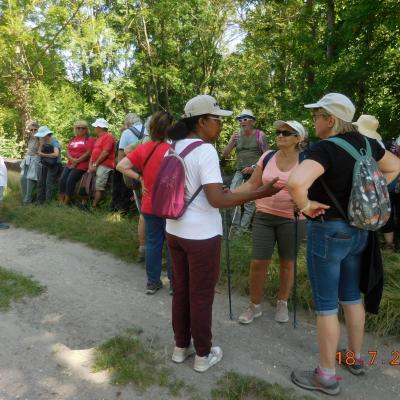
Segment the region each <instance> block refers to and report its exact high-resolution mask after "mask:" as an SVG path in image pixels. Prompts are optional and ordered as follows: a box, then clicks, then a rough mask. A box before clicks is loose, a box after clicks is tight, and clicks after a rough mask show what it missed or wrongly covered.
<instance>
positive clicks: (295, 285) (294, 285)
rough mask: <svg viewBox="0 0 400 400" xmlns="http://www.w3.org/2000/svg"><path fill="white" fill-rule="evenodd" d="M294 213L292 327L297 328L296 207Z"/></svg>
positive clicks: (297, 219) (297, 220) (297, 218)
mask: <svg viewBox="0 0 400 400" xmlns="http://www.w3.org/2000/svg"><path fill="white" fill-rule="evenodd" d="M293 214H294V281H293V328H294V329H296V328H297V241H298V225H299V210H298V209H297V207H295V208H294V210H293Z"/></svg>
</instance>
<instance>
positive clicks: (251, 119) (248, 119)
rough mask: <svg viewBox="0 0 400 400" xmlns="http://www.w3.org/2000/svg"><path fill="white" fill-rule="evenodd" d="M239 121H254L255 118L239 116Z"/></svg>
mask: <svg viewBox="0 0 400 400" xmlns="http://www.w3.org/2000/svg"><path fill="white" fill-rule="evenodd" d="M238 121H239V122H247V121H254V120H253V118H246V117H245V118H238Z"/></svg>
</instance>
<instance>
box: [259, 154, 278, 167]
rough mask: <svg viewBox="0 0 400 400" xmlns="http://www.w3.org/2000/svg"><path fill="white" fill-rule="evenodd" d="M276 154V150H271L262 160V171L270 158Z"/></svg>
mask: <svg viewBox="0 0 400 400" xmlns="http://www.w3.org/2000/svg"><path fill="white" fill-rule="evenodd" d="M275 154H276V150H271V151H270V152H269V153H268V154H267V155H266V156H265V157H264V160H263V167H262V170H263V171H264V169H265V167H266V166H267V164H268V163H269V161H270V160H271V158H272V157H273V156H274V155H275Z"/></svg>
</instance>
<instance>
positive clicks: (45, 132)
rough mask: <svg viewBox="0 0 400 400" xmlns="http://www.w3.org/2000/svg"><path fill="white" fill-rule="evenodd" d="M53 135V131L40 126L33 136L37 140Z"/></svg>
mask: <svg viewBox="0 0 400 400" xmlns="http://www.w3.org/2000/svg"><path fill="white" fill-rule="evenodd" d="M51 133H53V131H52V130H51V129H50V128H49V127H48V126H46V125H43V126H41V127H40V128H39V129H38V131H37V132H36V133H35V136H36V137H38V138H42V137H45V136H47V135H50V134H51Z"/></svg>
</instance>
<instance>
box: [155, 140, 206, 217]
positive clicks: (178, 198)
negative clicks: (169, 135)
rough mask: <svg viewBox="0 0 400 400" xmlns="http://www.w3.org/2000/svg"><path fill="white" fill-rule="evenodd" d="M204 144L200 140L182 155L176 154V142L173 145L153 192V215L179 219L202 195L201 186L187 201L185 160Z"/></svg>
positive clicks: (163, 161) (161, 168)
mask: <svg viewBox="0 0 400 400" xmlns="http://www.w3.org/2000/svg"><path fill="white" fill-rule="evenodd" d="M203 143H204V142H203V141H202V140H198V141H196V142H193V143H191V144H189V145H188V146H186V148H185V149H184V150H183V151H182V152H181V153H179V154H178V153H176V151H175V147H176V142H174V143H172V145H171V147H170V148H169V150H168V154H167V155H166V156H165V157H164V159H163V160H162V161H161V164H160V168H159V170H158V173H157V176H156V180H155V182H154V186H153V191H152V203H151V206H152V209H153V214H154V215H157V216H159V217H162V218H168V219H178V218H180V217H181V216H182V215H183V213H184V212H185V211H186V209H187V207H188V206H189V204H190V203H191V202H192V201H193V200H194V199H195V197H196V196H197V195H198V194H199V193H200V191H201V189H202V186H200V187H199V188H198V189H197V190H196V192H195V193H194V194H193V196H192V197H191V198H190V200H189V201H188V202H187V203H186V201H185V183H186V166H185V162H184V160H183V159H184V158H185V157H186V156H187V155H188V154H189V153H190V152H191V151H192V150H194V149H195V148H196V147H199V146H201V145H202V144H203Z"/></svg>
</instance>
